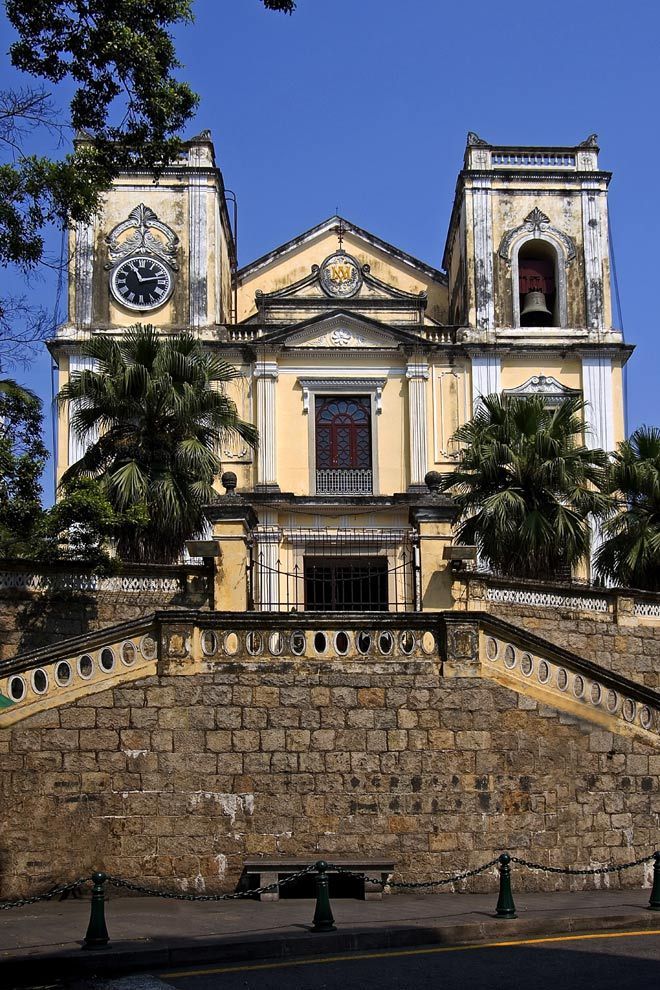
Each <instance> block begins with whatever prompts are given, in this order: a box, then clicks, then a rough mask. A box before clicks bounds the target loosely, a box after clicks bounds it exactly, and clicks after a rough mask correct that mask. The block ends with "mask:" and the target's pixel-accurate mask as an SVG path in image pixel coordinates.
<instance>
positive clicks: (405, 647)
mask: <svg viewBox="0 0 660 990" xmlns="http://www.w3.org/2000/svg"><path fill="white" fill-rule="evenodd" d="M399 649H400V650H401V652H402V653H405V655H406V656H407V657H409V656H410V654H411V653H412V651H413V650H414V649H415V636H414V633H412V632H411V631H410V629H405V630H404V631H403V632H402V633H401V635H400V636H399Z"/></svg>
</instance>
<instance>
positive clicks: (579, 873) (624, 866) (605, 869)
mask: <svg viewBox="0 0 660 990" xmlns="http://www.w3.org/2000/svg"><path fill="white" fill-rule="evenodd" d="M652 859H653V853H651V855H650V856H642V858H641V859H636V860H633V862H632V863H619V864H618V865H616V866H595V867H592V868H590V869H588V870H587V869H584V870H572V869H571V868H570V867H568V866H543V865H542V864H541V863H530V862H529V860H527V859H520V858H519V857H518V856H512V857H511V862H512V863H519V864H520V866H526V867H527V869H528V870H543V871H544V872H545V873H563V874H565V875H569V876H572V877H586V876H593V875H595V874H602V873H619V872H620V871H621V870H629V869H631V867H633V866H641V864H642V863H648V862H650V861H651V860H652Z"/></svg>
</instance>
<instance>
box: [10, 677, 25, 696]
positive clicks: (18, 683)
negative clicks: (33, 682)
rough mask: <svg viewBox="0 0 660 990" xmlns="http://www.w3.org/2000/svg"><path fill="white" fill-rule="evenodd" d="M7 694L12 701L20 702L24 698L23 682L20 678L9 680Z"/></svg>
mask: <svg viewBox="0 0 660 990" xmlns="http://www.w3.org/2000/svg"><path fill="white" fill-rule="evenodd" d="M9 694H10V697H11V699H12V701H22V700H23V698H24V697H25V681H24V680H23V678H22V677H12V678H10V680H9Z"/></svg>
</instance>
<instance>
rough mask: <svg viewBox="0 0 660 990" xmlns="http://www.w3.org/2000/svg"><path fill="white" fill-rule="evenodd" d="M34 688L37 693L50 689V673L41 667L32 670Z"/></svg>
mask: <svg viewBox="0 0 660 990" xmlns="http://www.w3.org/2000/svg"><path fill="white" fill-rule="evenodd" d="M32 690H33V691H34V693H35V694H45V693H46V691H47V690H48V674H47V673H46V671H45V670H42V669H41V667H39V668H38V669H37V670H35V671H33V672H32Z"/></svg>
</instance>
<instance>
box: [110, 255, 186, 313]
mask: <svg viewBox="0 0 660 990" xmlns="http://www.w3.org/2000/svg"><path fill="white" fill-rule="evenodd" d="M110 288H111V290H112V294H113V296H114V297H115V299H116V300H117V301H118V302H120V303H121V304H122V306H126V307H127V308H128V309H138V310H145V309H157V307H158V306H162V305H163V303H165V302H167V300H168V299H169V297H170V296H171V294H172V289H173V288H174V279H173V278H172V273H171V272H170V270H169V268H168V267H167V265H164V264H163V263H162V261H158V260H157V259H156V258H150V257H147V256H139V255H137V256H136V257H134V258H129V259H128V260H127V261H122V263H121V265H117V267H116V268H115V270H114V272H113V273H112V276H111V277H110Z"/></svg>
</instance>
